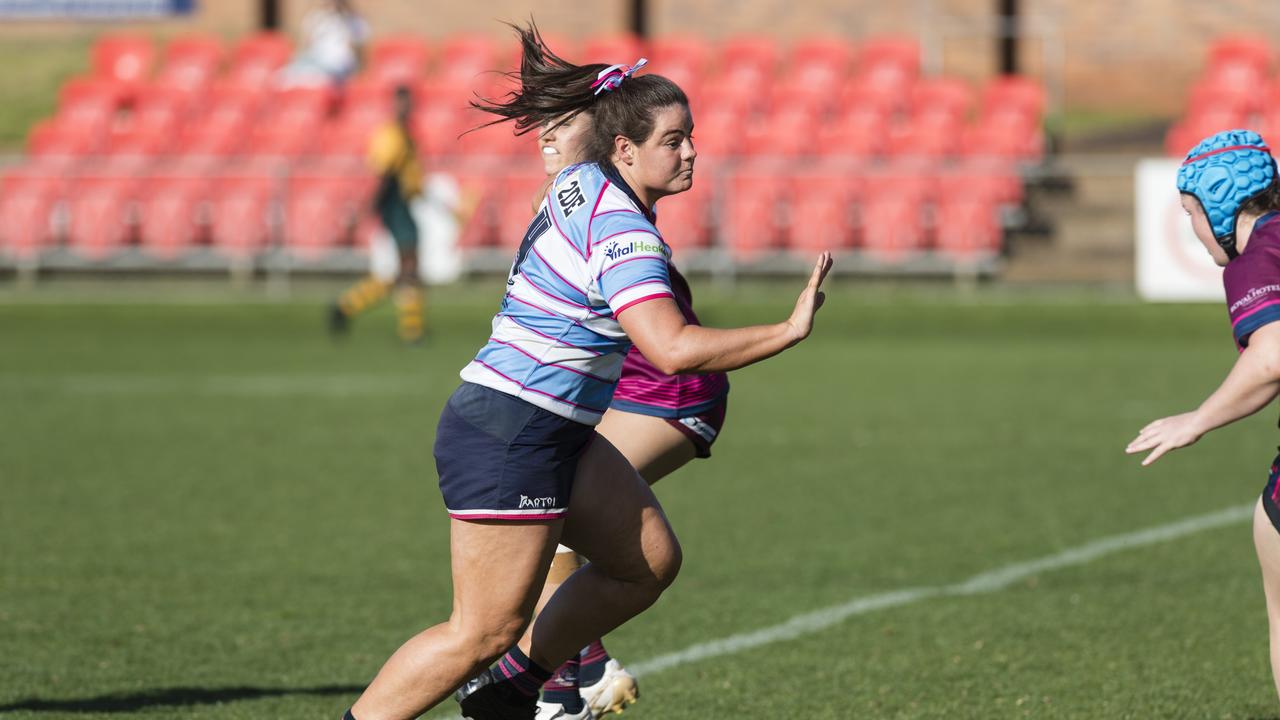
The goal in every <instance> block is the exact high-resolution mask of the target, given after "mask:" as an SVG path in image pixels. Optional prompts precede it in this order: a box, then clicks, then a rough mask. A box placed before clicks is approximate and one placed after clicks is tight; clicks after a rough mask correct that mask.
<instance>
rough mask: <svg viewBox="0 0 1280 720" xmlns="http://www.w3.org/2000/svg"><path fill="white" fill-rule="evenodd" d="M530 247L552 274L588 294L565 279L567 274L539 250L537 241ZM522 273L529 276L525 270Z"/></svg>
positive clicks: (584, 294)
mask: <svg viewBox="0 0 1280 720" xmlns="http://www.w3.org/2000/svg"><path fill="white" fill-rule="evenodd" d="M529 249H530V250H532V251H533V254H534V255H537V256H538V259H539V260H541V261H542V262H543V264H544V265H546V266H547V269H548V270H550V271H551V274H552V275H555V276H556V277H558V278H560V282H562V283H564V284H565V285H568V286H569V287H571V288H573V289H574V290H578V292H581V293H582V294H583V296H586V294H587V293H586V291H585V290H579V289H578V286H577V285H575V284H573V283H571V282H569V281H568V280H567V279H565V276H563V275H561V274H560V271H559V270H556V266H555V265H552V264H551V261H549V260H547V259H546V258H545V257H543V256H542V253H540V252H538V245H537V244H536V243H535V244H533V245H532V246H530V247H529ZM520 274H521V275H524V276H525V277H529V276H528V275H525V274H524V271H523V270H522V271H521V272H520Z"/></svg>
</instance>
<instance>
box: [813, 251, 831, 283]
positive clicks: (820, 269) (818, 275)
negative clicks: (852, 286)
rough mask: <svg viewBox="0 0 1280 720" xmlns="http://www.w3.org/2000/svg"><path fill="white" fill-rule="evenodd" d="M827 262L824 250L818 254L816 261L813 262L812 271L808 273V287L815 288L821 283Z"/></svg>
mask: <svg viewBox="0 0 1280 720" xmlns="http://www.w3.org/2000/svg"><path fill="white" fill-rule="evenodd" d="M826 262H827V254H826V253H825V252H824V253H822V254H821V255H819V256H818V261H817V262H816V263H814V264H813V272H812V273H811V274H810V275H809V287H811V288H814V289H817V287H818V286H819V285H821V284H822V278H823V276H825V275H826V274H827V273H826V270H825V266H826Z"/></svg>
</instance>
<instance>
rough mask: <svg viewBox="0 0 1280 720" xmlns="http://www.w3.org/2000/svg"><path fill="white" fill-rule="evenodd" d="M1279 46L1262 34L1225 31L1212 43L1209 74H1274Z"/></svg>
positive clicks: (1253, 76)
mask: <svg viewBox="0 0 1280 720" xmlns="http://www.w3.org/2000/svg"><path fill="white" fill-rule="evenodd" d="M1274 59H1275V50H1274V49H1273V48H1272V47H1271V43H1270V41H1268V40H1267V39H1266V38H1265V37H1263V36H1260V35H1225V36H1223V37H1220V38H1218V39H1217V40H1215V41H1214V42H1213V45H1211V46H1210V47H1209V62H1208V64H1207V67H1206V72H1205V75H1206V76H1212V75H1218V76H1220V77H1222V76H1230V75H1235V74H1239V75H1240V76H1242V77H1247V78H1253V79H1258V78H1266V77H1269V76H1270V75H1271V67H1272V63H1273V61H1274Z"/></svg>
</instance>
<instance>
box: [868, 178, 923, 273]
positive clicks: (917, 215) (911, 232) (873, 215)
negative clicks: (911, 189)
mask: <svg viewBox="0 0 1280 720" xmlns="http://www.w3.org/2000/svg"><path fill="white" fill-rule="evenodd" d="M921 210H922V205H921V202H920V200H919V199H918V198H916V197H913V196H911V195H902V196H898V195H893V194H875V195H873V196H872V197H869V198H868V199H867V200H866V201H865V202H864V203H863V204H862V212H861V229H862V241H863V246H864V247H865V249H866V252H867V254H868V255H869V256H871V257H873V258H875V259H877V260H879V261H881V262H888V263H893V262H901V261H903V260H906V259H909V258H910V257H911V256H913V255H914V254H916V253H918V252H920V251H921V250H923V249H924V246H925V231H924V224H923V221H922V219H921Z"/></svg>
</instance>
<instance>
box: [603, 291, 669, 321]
mask: <svg viewBox="0 0 1280 720" xmlns="http://www.w3.org/2000/svg"><path fill="white" fill-rule="evenodd" d="M669 297H675V296H674V295H672V294H671V293H669V292H665V293H656V294H654V295H645V296H644V297H642V298H636V299H635V300H632V301H631V302H629V303H627V304H626V305H623V306H622V307H620V308H618V309H617V310H614V311H613V316H614V317H617V316H619V315H621V314H622V311H623V310H626V309H627V308H629V307H631V306H632V305H639V304H640V303H642V302H648V301H650V300H657V299H658V298H669Z"/></svg>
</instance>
